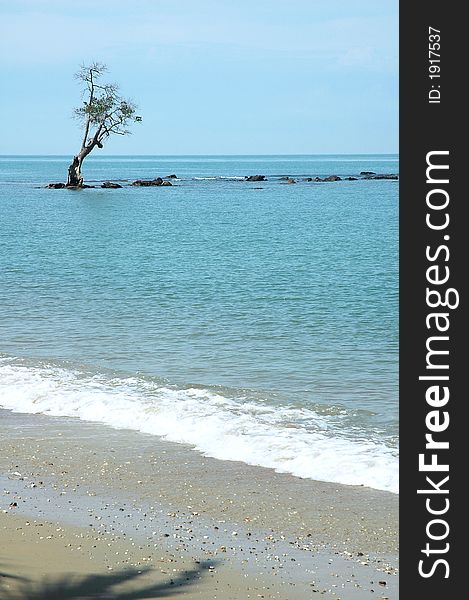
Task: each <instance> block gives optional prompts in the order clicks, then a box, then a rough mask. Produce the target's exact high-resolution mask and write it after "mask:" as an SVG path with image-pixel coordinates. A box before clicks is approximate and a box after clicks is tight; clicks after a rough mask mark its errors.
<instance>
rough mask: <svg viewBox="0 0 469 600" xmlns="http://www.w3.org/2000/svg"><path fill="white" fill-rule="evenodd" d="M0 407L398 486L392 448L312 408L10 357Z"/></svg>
mask: <svg viewBox="0 0 469 600" xmlns="http://www.w3.org/2000/svg"><path fill="white" fill-rule="evenodd" d="M0 406H2V407H4V408H7V409H10V410H13V411H16V412H25V413H44V414H48V415H53V416H68V417H78V418H79V419H82V420H86V421H95V422H100V423H104V424H107V425H110V426H112V427H115V428H126V429H133V430H137V431H141V432H144V433H149V434H153V435H157V436H161V437H163V438H165V439H167V440H170V441H173V442H179V443H186V444H191V445H193V446H194V447H195V449H197V450H198V451H200V452H201V453H203V454H204V455H206V456H211V457H213V458H218V459H224V460H239V461H243V462H245V463H248V464H251V465H260V466H263V467H271V468H273V469H275V470H276V471H278V472H285V473H291V474H293V475H296V476H298V477H303V478H311V479H317V480H322V481H331V482H337V483H343V484H351V485H365V486H368V487H372V488H376V489H382V490H388V491H392V492H396V493H397V491H398V458H397V456H396V452H395V451H394V450H392V449H390V448H388V447H387V446H385V445H384V444H379V443H376V442H373V441H361V440H358V439H357V440H351V439H346V438H345V437H342V436H341V435H340V431H338V430H337V427H336V426H334V427H331V421H330V417H328V416H324V415H319V414H317V413H316V412H314V411H312V410H309V409H298V408H289V407H274V406H270V405H268V404H265V403H261V402H256V401H249V399H245V398H230V397H227V396H224V395H221V394H216V393H214V392H213V391H211V390H206V389H198V388H187V389H178V388H175V387H170V386H163V385H160V384H158V383H156V382H154V381H149V380H145V379H139V378H127V379H122V378H115V379H112V378H105V377H104V376H101V375H100V376H92V375H87V374H85V373H82V372H80V371H73V370H68V369H63V368H57V367H47V366H33V367H31V366H26V365H22V364H18V363H17V362H14V361H11V360H0Z"/></svg>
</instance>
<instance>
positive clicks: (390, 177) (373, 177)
mask: <svg viewBox="0 0 469 600" xmlns="http://www.w3.org/2000/svg"><path fill="white" fill-rule="evenodd" d="M365 179H394V180H396V179H399V175H395V174H394V173H392V174H385V175H368V176H367V177H365Z"/></svg>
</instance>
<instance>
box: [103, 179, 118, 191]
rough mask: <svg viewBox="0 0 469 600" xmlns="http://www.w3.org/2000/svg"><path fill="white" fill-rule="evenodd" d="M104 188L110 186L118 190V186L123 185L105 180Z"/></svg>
mask: <svg viewBox="0 0 469 600" xmlns="http://www.w3.org/2000/svg"><path fill="white" fill-rule="evenodd" d="M101 187H102V188H109V189H111V190H117V189H118V188H121V187H122V186H121V185H119V184H118V183H113V182H112V181H105V182H104V183H103V184H102V185H101Z"/></svg>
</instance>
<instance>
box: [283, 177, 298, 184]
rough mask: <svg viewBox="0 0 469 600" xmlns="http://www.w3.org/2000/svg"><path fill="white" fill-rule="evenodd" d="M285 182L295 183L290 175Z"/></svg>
mask: <svg viewBox="0 0 469 600" xmlns="http://www.w3.org/2000/svg"><path fill="white" fill-rule="evenodd" d="M285 183H296V181H295V180H294V179H293V178H292V177H289V178H288V179H287V181H285Z"/></svg>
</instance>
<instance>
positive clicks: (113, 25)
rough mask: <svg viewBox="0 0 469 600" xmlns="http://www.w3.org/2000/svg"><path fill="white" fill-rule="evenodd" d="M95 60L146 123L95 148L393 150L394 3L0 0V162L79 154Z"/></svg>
mask: <svg viewBox="0 0 469 600" xmlns="http://www.w3.org/2000/svg"><path fill="white" fill-rule="evenodd" d="M93 60H94V61H99V62H102V63H105V64H106V65H107V66H108V69H109V72H108V73H107V75H106V81H109V82H115V83H118V84H119V86H120V89H121V93H122V95H123V96H124V97H128V98H131V99H132V100H134V102H136V104H137V105H138V107H139V110H138V114H140V115H141V116H142V118H143V120H142V123H140V124H135V125H133V126H132V135H131V136H128V137H122V136H115V137H114V138H112V139H109V140H108V142H107V143H106V145H105V147H104V148H103V150H101V151H100V152H101V153H102V154H124V155H125V154H166V155H168V154H169V155H172V154H182V155H184V154H366V153H397V152H398V0H379V1H377V0H353V1H352V0H288V1H286V0H255V1H253V0H236V1H234V0H131V1H129V0H79V1H77V2H69V1H64V0H14V1H13V0H0V115H1V116H0V120H1V123H0V125H1V136H0V154H61V155H73V154H75V153H76V152H77V151H78V150H79V146H80V142H81V132H80V128H79V126H78V124H77V122H76V121H75V120H73V119H72V112H73V108H74V107H76V106H79V105H80V103H81V102H82V96H81V90H80V86H79V83H78V82H77V80H76V79H75V78H74V73H75V72H76V71H77V70H78V69H79V67H80V65H81V64H87V63H90V62H91V61H93Z"/></svg>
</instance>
